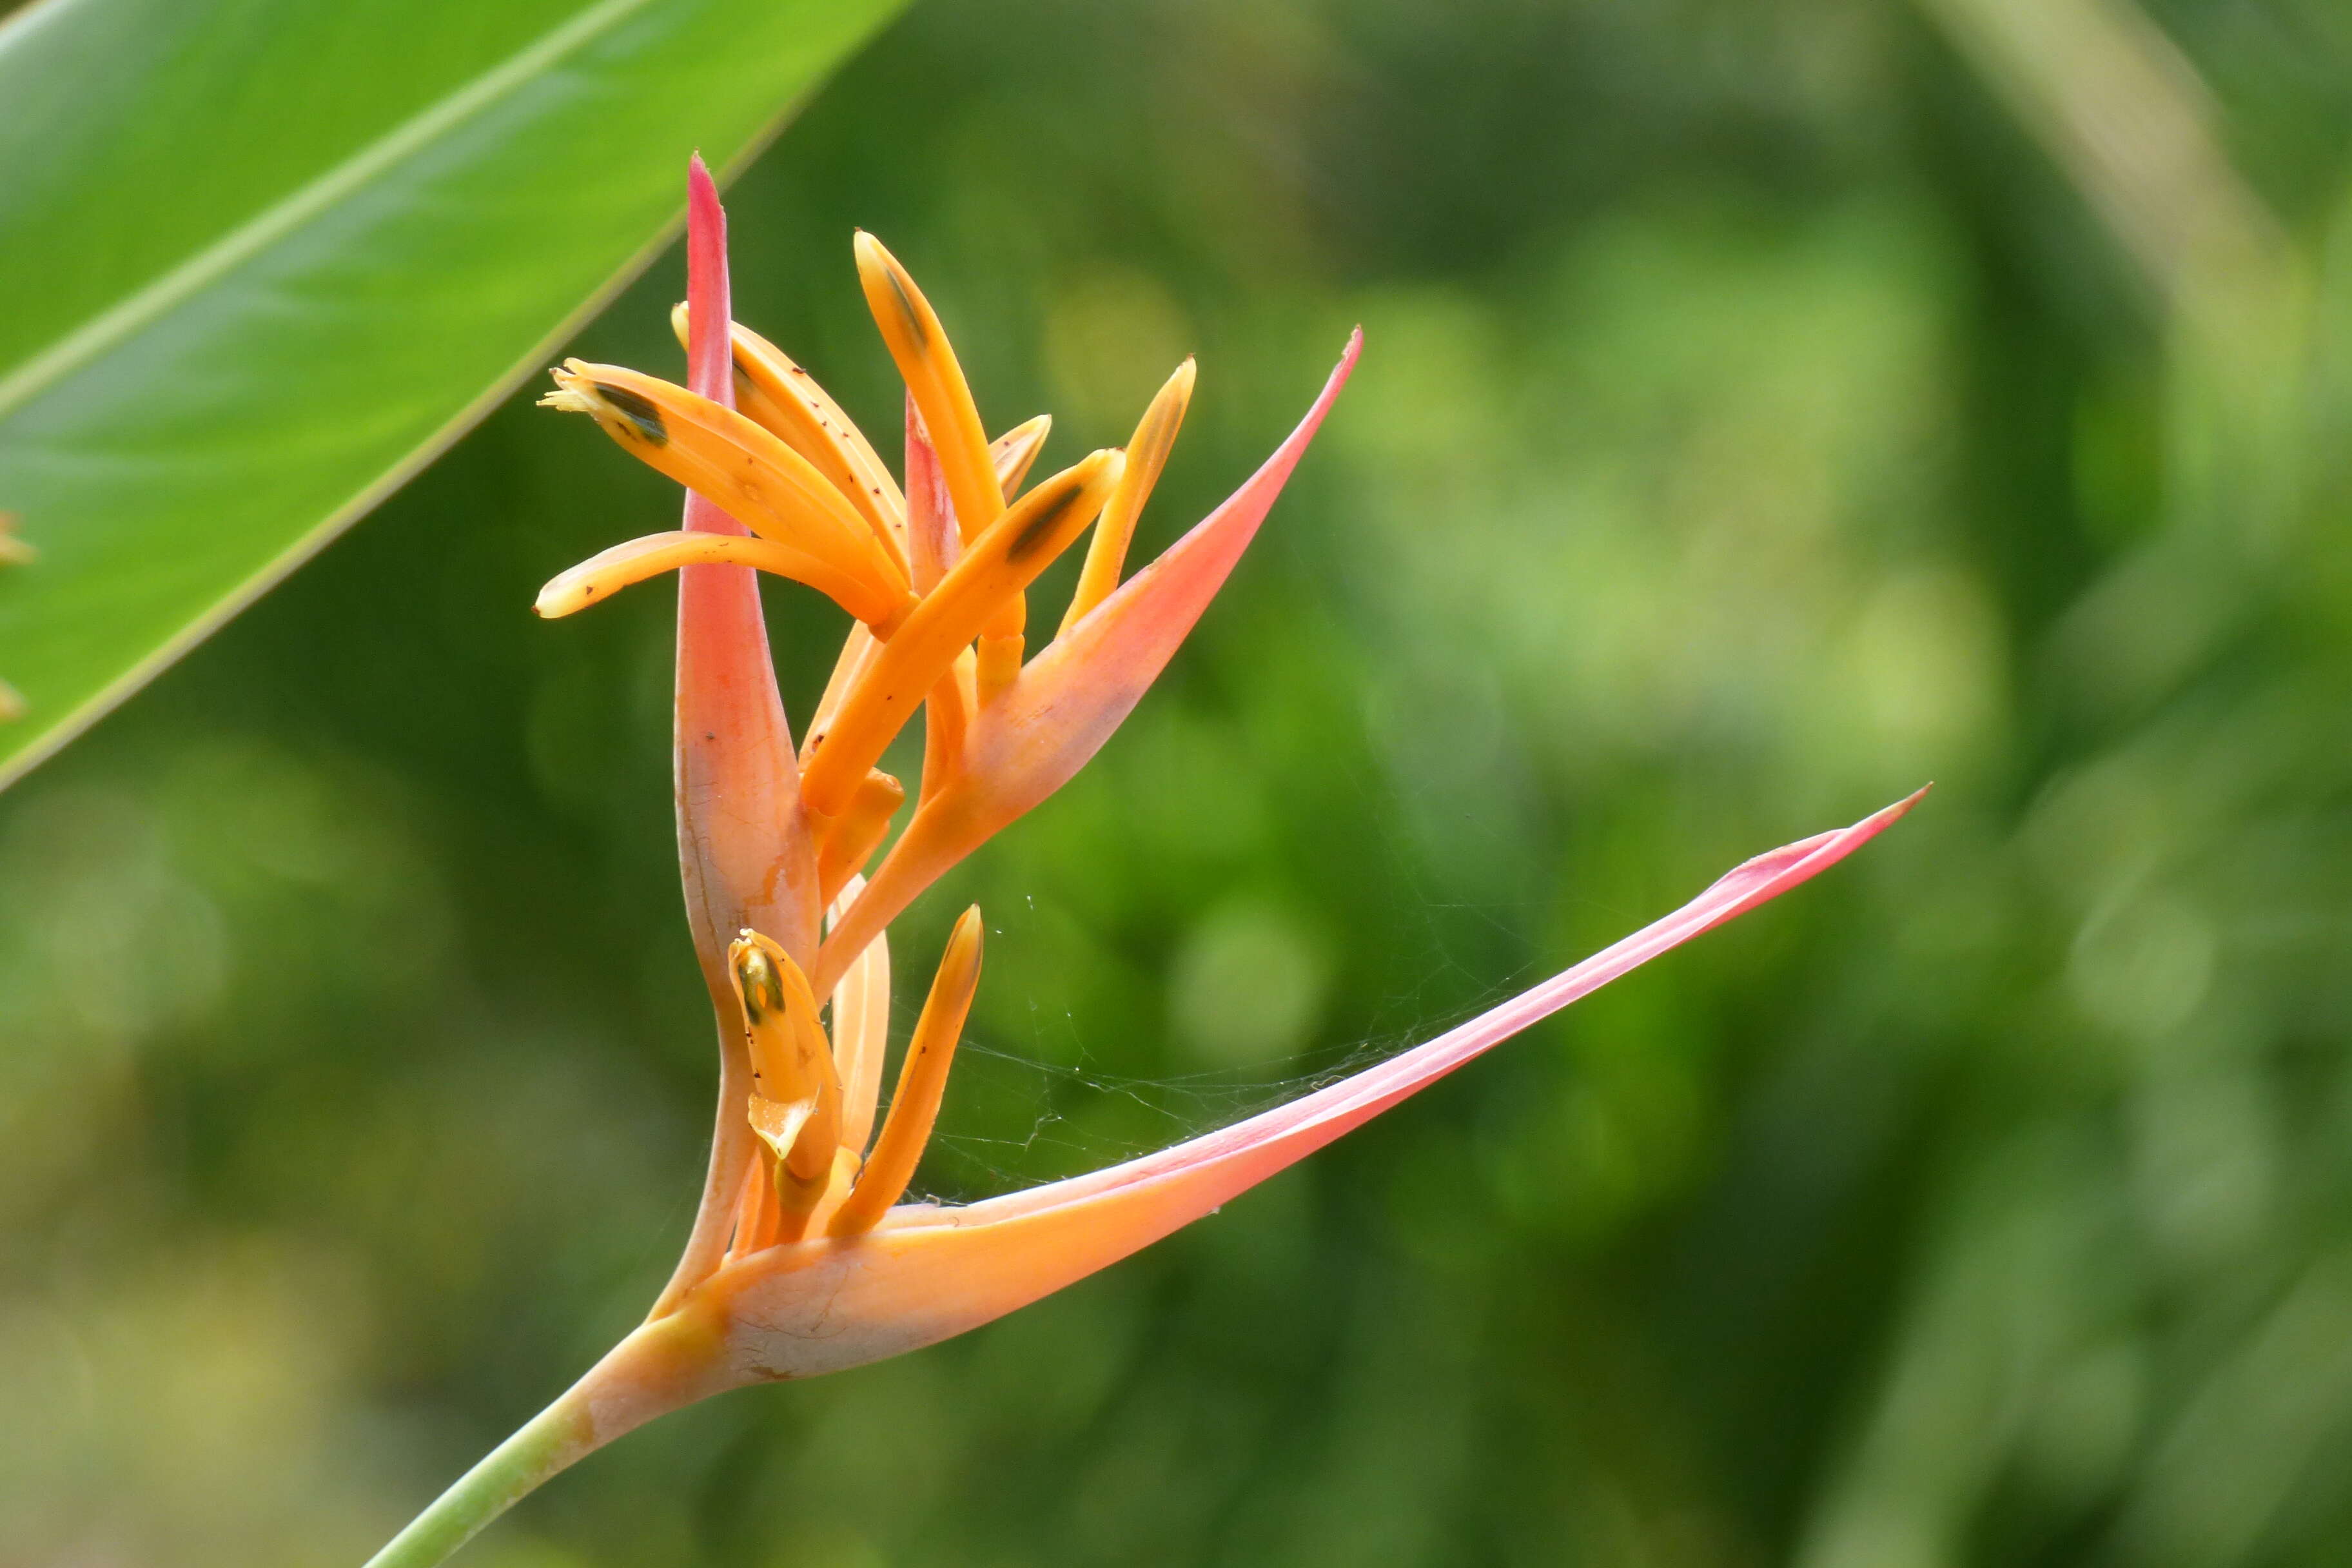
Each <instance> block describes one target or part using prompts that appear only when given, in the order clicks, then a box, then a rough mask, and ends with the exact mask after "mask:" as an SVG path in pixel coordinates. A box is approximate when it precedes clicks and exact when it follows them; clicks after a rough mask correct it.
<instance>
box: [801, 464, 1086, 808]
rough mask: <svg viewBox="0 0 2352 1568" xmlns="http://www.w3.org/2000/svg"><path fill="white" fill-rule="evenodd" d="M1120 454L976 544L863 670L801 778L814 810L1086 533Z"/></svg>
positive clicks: (877, 752)
mask: <svg viewBox="0 0 2352 1568" xmlns="http://www.w3.org/2000/svg"><path fill="white" fill-rule="evenodd" d="M1119 463H1120V459H1119V456H1118V453H1117V452H1114V451H1102V452H1096V453H1093V454H1091V455H1089V456H1087V458H1083V459H1081V460H1080V461H1079V462H1077V463H1076V464H1074V465H1072V466H1071V467H1069V468H1065V469H1063V470H1062V471H1061V472H1060V473H1058V474H1055V476H1054V477H1053V478H1051V479H1045V480H1043V481H1041V482H1040V483H1039V484H1038V486H1037V488H1036V489H1033V490H1031V491H1030V492H1029V493H1028V494H1027V495H1025V496H1024V497H1022V498H1021V500H1020V501H1019V502H1018V503H1017V504H1016V505H1014V506H1013V507H1012V508H1010V509H1009V510H1006V511H1005V513H1004V515H1003V517H1001V518H999V519H998V520H997V521H996V525H995V526H994V527H992V528H991V529H990V530H988V531H987V532H985V533H983V534H982V535H981V536H980V537H979V538H977V539H975V540H973V541H972V542H971V548H970V549H969V550H967V551H966V552H965V553H964V556H963V559H961V561H958V562H957V563H955V567H954V569H953V570H951V571H950V572H949V573H948V574H947V575H946V576H945V577H942V578H941V579H940V584H939V586H938V587H936V588H934V589H933V590H931V592H929V594H926V595H924V596H923V598H922V599H921V601H920V602H919V604H917V605H916V606H915V608H914V610H913V611H912V613H910V614H909V615H908V616H907V618H906V620H905V622H904V623H903V624H902V625H900V626H899V627H898V630H897V631H896V632H895V633H894V634H893V635H892V636H891V637H890V639H889V640H888V641H887V642H886V643H884V644H883V645H882V648H881V651H880V652H878V653H877V654H876V655H875V656H874V658H873V659H872V660H870V661H869V662H868V663H867V664H866V668H864V669H863V670H861V671H860V672H859V674H858V677H857V679H856V683H855V684H854V685H853V686H852V687H851V689H850V692H849V695H848V697H847V698H845V700H843V702H842V704H841V710H840V712H839V713H838V714H837V715H836V716H835V719H834V721H833V726H832V728H831V729H829V730H828V731H826V732H825V737H824V745H822V746H820V747H817V748H816V749H815V752H814V755H813V756H812V757H811V758H810V760H809V764H808V771H807V776H806V777H805V779H804V780H803V790H804V791H805V793H806V796H807V800H808V805H809V809H810V810H812V811H814V812H819V813H822V814H824V815H825V816H835V815H838V814H839V813H840V811H841V810H842V809H843V807H845V805H847V804H848V802H849V796H850V794H851V792H852V791H853V790H855V789H856V785H857V782H858V781H859V780H860V779H862V778H864V777H865V776H866V769H868V768H870V767H872V766H873V765H874V764H875V763H876V762H877V761H878V760H879V759H880V758H881V755H882V752H883V750H884V748H885V747H887V746H888V745H889V743H890V742H891V740H892V738H893V737H895V736H896V735H897V734H898V731H899V730H900V729H902V728H904V727H905V725H906V722H907V721H908V719H910V718H912V717H913V716H914V712H915V710H916V709H917V708H918V707H919V706H920V704H921V703H922V700H923V699H924V697H925V696H927V695H928V694H929V691H930V689H931V688H932V686H933V685H934V684H935V683H936V682H937V681H938V680H939V679H940V677H941V676H943V675H945V674H946V673H947V672H948V669H949V668H950V666H951V665H953V664H954V662H955V659H956V656H957V654H959V653H960V652H961V650H962V649H963V648H964V647H965V646H966V645H967V644H969V643H970V642H971V640H972V638H973V637H975V636H977V635H978V634H979V633H980V631H981V629H982V627H983V626H986V625H988V624H989V621H990V619H991V618H992V616H994V615H995V614H996V612H997V610H998V608H999V607H1000V606H1001V605H1003V603H1004V602H1005V600H1006V598H1007V597H1008V596H1009V595H1014V594H1018V593H1019V592H1020V591H1021V590H1022V589H1023V588H1024V587H1026V586H1027V585H1028V584H1030V583H1031V582H1032V581H1033V580H1034V579H1035V577H1036V575H1037V574H1039V573H1040V572H1043V571H1044V570H1045V568H1046V567H1047V566H1049V565H1051V564H1052V563H1053V562H1054V559H1055V556H1057V555H1059V554H1060V553H1061V552H1063V551H1064V550H1065V549H1066V548H1068V546H1069V544H1070V542H1072V541H1073V540H1075V539H1076V538H1077V536H1078V535H1079V534H1080V533H1081V532H1083V531H1085V529H1086V526H1087V524H1088V523H1089V522H1092V521H1094V517H1095V514H1096V513H1097V511H1100V510H1102V504H1103V501H1104V500H1105V499H1106V498H1108V496H1109V494H1110V490H1111V487H1112V486H1113V485H1114V484H1116V483H1117V482H1118V471H1119Z"/></svg>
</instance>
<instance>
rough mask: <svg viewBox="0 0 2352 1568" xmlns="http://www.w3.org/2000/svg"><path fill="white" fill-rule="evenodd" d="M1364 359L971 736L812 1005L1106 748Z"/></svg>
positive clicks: (814, 979) (821, 974)
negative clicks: (972, 857)
mask: <svg viewBox="0 0 2352 1568" xmlns="http://www.w3.org/2000/svg"><path fill="white" fill-rule="evenodd" d="M1362 347H1363V333H1362V332H1361V331H1358V332H1356V333H1354V334H1353V335H1352V336H1350V337H1349V340H1348V348H1347V352H1346V353H1343V354H1341V355H1340V357H1339V364H1338V366H1337V367H1336V368H1334V369H1333V371H1332V372H1331V375H1330V379H1329V380H1328V381H1326V382H1325V383H1324V384H1323V391H1322V393H1321V395H1318V397H1317V398H1316V400H1315V404H1314V406H1313V407H1311V408H1309V409H1308V410H1307V417H1306V418H1304V419H1303V420H1301V421H1300V422H1299V425H1298V428H1297V429H1296V430H1293V431H1292V432H1291V433H1290V436H1289V438H1288V439H1286V440H1285V441H1284V442H1283V443H1282V445H1281V446H1280V447H1276V449H1275V452H1274V455H1273V456H1272V457H1270V458H1267V459H1266V460H1265V465H1264V466H1263V467H1261V468H1259V469H1258V471H1257V472H1256V473H1255V474H1253V475H1252V476H1250V479H1249V480H1248V481H1247V482H1246V483H1244V485H1243V486H1242V488H1241V489H1238V490H1236V491H1234V494H1233V496H1232V497H1231V498H1230V499H1228V500H1226V501H1225V503H1224V504H1223V506H1220V507H1219V508H1217V510H1215V511H1213V512H1211V513H1210V514H1209V516H1208V517H1207V518H1206V519H1205V520H1203V521H1202V522H1201V523H1200V524H1199V525H1198V526H1197V527H1195V528H1194V529H1193V530H1192V532H1190V533H1188V534H1186V535H1185V536H1184V537H1183V538H1181V539H1180V540H1178V541H1177V542H1175V543H1174V544H1172V545H1170V546H1169V547H1168V551H1167V552H1166V553H1165V554H1163V555H1161V556H1160V559H1159V560H1157V561H1155V562H1153V563H1151V564H1150V565H1149V566H1147V567H1145V568H1144V569H1143V570H1142V571H1141V572H1139V573H1137V574H1135V576H1134V577H1133V578H1132V579H1130V580H1129V582H1128V583H1127V584H1126V585H1124V586H1123V587H1121V588H1120V589H1119V590H1118V592H1117V593H1115V594H1113V595H1111V596H1110V597H1109V598H1108V599H1107V600H1105V601H1104V602H1103V603H1102V604H1101V605H1097V606H1096V608H1095V609H1094V611H1093V612H1092V613H1091V614H1089V615H1087V616H1084V617H1082V618H1081V619H1080V620H1079V622H1078V623H1077V625H1076V626H1073V627H1072V628H1071V629H1070V630H1069V631H1068V632H1067V633H1066V634H1065V635H1063V636H1062V637H1057V638H1055V640H1054V642H1053V644H1052V646H1051V647H1047V648H1046V649H1045V652H1043V653H1041V654H1039V655H1038V656H1037V657H1036V658H1034V659H1033V660H1031V661H1030V663H1029V665H1028V667H1027V668H1024V669H1023V670H1022V672H1021V674H1020V678H1019V679H1016V680H1015V681H1013V684H1012V686H1011V687H1010V688H1009V689H1006V690H1005V691H1004V692H1003V693H1002V694H1001V695H1000V696H999V697H998V699H997V700H996V701H994V702H993V703H992V704H990V705H989V706H988V707H987V708H986V709H984V710H982V712H981V713H980V715H979V716H978V718H977V720H976V721H975V722H974V723H973V725H972V727H971V733H970V735H969V736H967V737H966V740H965V757H964V760H963V763H962V764H961V769H960V771H959V773H958V774H957V777H956V780H955V783H954V784H953V785H952V786H951V787H949V788H946V789H943V790H940V792H938V793H937V794H936V795H934V794H932V793H931V792H930V791H929V790H928V789H926V791H925V792H924V795H923V799H922V804H921V805H920V806H919V807H918V809H917V810H916V813H915V816H914V818H913V820H912V821H910V822H908V825H907V830H906V832H904V833H902V834H900V835H899V836H898V842H897V843H896V844H893V845H892V846H891V847H890V852H889V854H887V855H886V856H884V857H883V859H882V864H881V866H880V867H879V868H877V869H876V871H875V873H874V875H873V877H872V878H871V879H869V880H868V881H867V883H866V892H865V894H864V896H863V897H861V898H860V899H859V900H857V902H856V905H855V906H854V907H852V909H851V910H850V911H849V914H848V916H847V918H845V920H843V921H841V922H839V923H838V924H837V925H836V926H835V928H834V930H833V931H832V932H831V933H829V934H828V935H827V936H826V938H825V943H824V951H823V952H820V953H819V954H818V955H817V963H816V967H815V968H814V970H812V971H810V973H809V979H810V983H811V984H813V985H814V987H815V989H816V994H818V995H819V996H823V995H824V994H825V992H826V988H827V987H828V986H830V985H832V984H834V983H835V981H837V980H838V979H839V977H840V975H841V972H842V970H843V969H844V968H845V967H846V966H847V964H848V963H849V961H850V960H851V959H853V958H855V957H856V955H857V953H858V951H859V949H860V948H861V947H862V946H863V945H864V944H865V943H866V942H869V941H871V940H872V939H873V937H874V934H875V933H876V932H877V931H881V930H882V929H883V928H884V927H885V926H887V925H888V924H889V923H890V922H891V921H894V920H896V919H898V915H899V912H900V911H901V910H904V909H906V907H907V906H908V904H909V903H911V902H913V901H914V900H915V898H916V897H917V895H919V893H921V892H922V890H923V889H925V888H928V887H929V886H930V885H931V883H932V882H933V881H934V880H936V879H938V878H939V877H940V875H941V874H942V873H944V872H945V871H947V870H948V869H949V868H950V867H952V866H954V865H955V864H956V862H958V861H959V860H961V859H962V858H964V857H965V856H967V855H969V854H971V852H972V851H973V850H974V849H976V848H978V847H980V846H981V845H982V844H984V843H986V842H987V841H988V839H989V838H990V837H991V836H992V835H993V834H996V833H998V832H1000V831H1002V830H1003V828H1004V827H1005V826H1007V825H1009V824H1010V823H1012V822H1013V820H1014V819H1015V818H1017V817H1019V816H1021V815H1022V814H1023V813H1024V812H1026V811H1028V810H1029V809H1030V808H1032V807H1033V806H1034V805H1037V803H1038V802H1040V801H1042V800H1044V799H1045V797H1046V796H1047V795H1052V794H1053V793H1054V792H1055V790H1057V789H1059V788H1061V787H1062V785H1063V784H1066V783H1067V782H1068V781H1069V779H1070V777H1071V776H1072V775H1073V774H1075V773H1076V772H1077V771H1078V770H1079V769H1080V768H1082V767H1084V766H1085V765H1086V764H1087V761H1088V760H1089V759H1090V758H1092V757H1093V756H1094V754H1095V752H1097V751H1099V750H1101V749H1102V744H1103V742H1105V741H1107V740H1108V739H1109V738H1110V735H1111V731H1114V730H1116V729H1118V726H1119V723H1120V721H1122V720H1124V719H1125V718H1126V717H1127V716H1128V714H1129V712H1131V711H1133V710H1134V708H1135V705H1136V703H1138V702H1139V701H1140V700H1142V698H1143V693H1144V692H1145V690H1147V689H1149V688H1150V685H1151V683H1152V681H1153V680H1155V679H1158V678H1159V675H1160V670H1162V669H1164V668H1167V664H1168V661H1169V659H1170V658H1172V657H1174V655H1175V652H1176V648H1177V646H1178V645H1179V644H1180V643H1181V642H1182V641H1183V640H1184V637H1185V635H1186V634H1187V633H1189V632H1190V631H1191V630H1192V626H1193V624H1194V623H1195V622H1196V621H1198V620H1199V619H1200V618H1201V612H1202V610H1203V609H1205V608H1207V606H1208V603H1209V600H1210V599H1211V598H1212V597H1213V596H1214V595H1215V594H1216V592H1217V590H1218V589H1219V588H1220V587H1222V586H1223V584H1224V581H1225V578H1226V576H1227V575H1228V574H1230V573H1231V572H1232V571H1233V568H1234V562H1236V561H1237V560H1239V559H1240V557H1241V553H1242V551H1243V550H1244V549H1245V548H1246V547H1247V546H1248V544H1249V542H1250V541H1251V540H1252V539H1253V538H1255V536H1256V533H1257V529H1258V525H1259V524H1260V523H1261V522H1263V521H1265V514H1266V512H1267V510H1268V509H1270V508H1271V507H1272V506H1273V505H1274V500H1275V498H1276V496H1277V495H1279V494H1280V493H1281V492H1282V487H1283V485H1284V483H1285V482H1286V480H1288V479H1289V478H1290V474H1291V470H1292V469H1293V468H1297V466H1298V459H1299V458H1300V457H1301V456H1302V455H1303V454H1304V453H1305V452H1306V450H1307V443H1308V442H1309V441H1311V440H1313V439H1314V437H1315V433H1316V431H1317V430H1318V429H1319V428H1321V426H1322V424H1323V419H1324V416H1326V415H1327V414H1328V413H1329V412H1330V410H1331V405H1332V403H1333V401H1334V400H1335V399H1337V398H1338V396H1339V389H1340V388H1341V387H1343V386H1345V385H1346V384H1347V383H1348V376H1349V373H1350V372H1352V371H1353V370H1354V369H1355V366H1356V359H1357V356H1358V354H1359V353H1360V352H1361V350H1362ZM1036 493H1037V492H1035V491H1032V492H1031V494H1032V495H1033V496H1034V494H1036ZM902 635H903V634H902ZM875 754H876V755H877V756H878V755H879V754H880V753H879V752H876V753H875Z"/></svg>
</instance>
